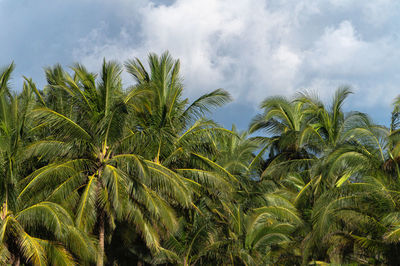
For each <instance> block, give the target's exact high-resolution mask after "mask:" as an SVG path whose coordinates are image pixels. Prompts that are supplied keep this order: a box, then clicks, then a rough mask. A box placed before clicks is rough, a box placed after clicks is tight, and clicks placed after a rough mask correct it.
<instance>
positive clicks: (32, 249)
mask: <svg viewBox="0 0 400 266" xmlns="http://www.w3.org/2000/svg"><path fill="white" fill-rule="evenodd" d="M13 69H14V65H13V64H11V65H9V66H8V67H7V68H5V69H4V71H2V72H1V74H0V109H1V114H0V123H1V127H0V139H1V141H0V143H1V147H0V173H1V176H2V178H1V187H0V189H1V193H0V195H1V201H2V207H1V215H0V219H1V221H0V245H1V247H0V249H1V260H2V262H3V263H4V264H5V262H6V261H8V263H12V264H14V265H19V264H20V263H21V262H24V263H31V264H34V265H47V264H56V265H74V264H75V263H76V262H78V261H80V262H84V261H90V259H91V255H92V250H91V247H92V244H91V240H90V239H89V238H88V237H87V236H86V235H85V234H84V233H83V232H81V231H79V230H78V229H76V228H75V227H74V223H73V219H72V217H71V216H70V213H69V212H68V211H67V210H65V209H64V208H62V207H61V206H60V205H58V204H56V203H53V202H49V201H38V200H37V199H35V197H32V198H21V197H20V196H21V193H22V191H24V190H25V188H26V187H25V184H26V182H25V180H26V178H25V175H27V174H29V173H30V172H31V171H33V170H34V169H35V167H38V166H40V165H38V164H37V162H36V161H35V159H34V158H30V157H27V156H26V155H25V154H24V152H25V148H26V146H27V145H29V143H30V142H31V141H33V140H34V139H35V135H34V134H33V132H32V126H33V124H32V120H31V119H30V112H31V111H32V108H33V107H34V106H35V103H36V101H35V97H34V92H33V90H32V87H31V85H33V83H32V82H31V81H29V80H27V82H25V83H24V86H23V90H22V92H21V93H20V94H19V95H15V94H13V93H11V92H10V88H9V86H8V81H9V79H10V75H11V72H12V70H13ZM39 193H40V192H39Z"/></svg>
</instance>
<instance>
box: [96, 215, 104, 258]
mask: <svg viewBox="0 0 400 266" xmlns="http://www.w3.org/2000/svg"><path fill="white" fill-rule="evenodd" d="M103 265H104V211H101V214H100V221H99V244H98V251H97V266H103Z"/></svg>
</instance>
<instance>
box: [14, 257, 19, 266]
mask: <svg viewBox="0 0 400 266" xmlns="http://www.w3.org/2000/svg"><path fill="white" fill-rule="evenodd" d="M20 264H21V260H20V258H19V256H16V257H15V259H14V263H13V265H14V266H19V265H20Z"/></svg>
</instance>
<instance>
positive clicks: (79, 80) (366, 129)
mask: <svg viewBox="0 0 400 266" xmlns="http://www.w3.org/2000/svg"><path fill="white" fill-rule="evenodd" d="M13 69H14V65H13V64H11V65H9V66H7V67H5V68H4V69H2V70H1V72H0V199H1V202H0V204H1V207H0V264H1V265H159V264H160V265H308V264H312V265H315V264H336V265H337V264H365V265H367V264H374V265H398V264H400V256H399V255H398V254H399V252H400V168H399V163H400V98H397V99H396V100H395V101H394V108H393V112H392V120H391V125H390V126H389V127H385V126H382V125H377V124H375V123H374V122H373V121H372V120H371V119H370V118H369V117H368V115H366V114H364V113H360V112H345V111H344V110H343V104H344V102H345V100H346V99H347V97H349V96H350V95H351V90H350V89H349V88H339V89H337V90H336V93H335V94H334V95H333V99H332V100H331V102H329V103H324V102H323V101H321V100H320V99H318V97H317V96H315V95H313V94H310V93H307V92H303V93H299V94H297V95H295V97H294V98H287V97H284V96H275V97H268V98H266V99H265V100H264V101H263V102H262V103H261V106H260V108H261V112H260V114H259V115H257V116H255V117H254V118H253V119H252V120H251V122H250V125H249V129H248V131H238V130H237V129H236V128H235V126H233V127H232V128H231V129H226V128H224V127H222V126H220V125H218V124H217V123H215V122H214V121H212V120H211V119H209V118H207V116H209V115H210V113H211V112H212V110H214V109H215V108H217V107H220V106H222V105H224V104H226V103H228V102H229V101H230V100H231V98H230V95H229V93H228V92H227V91H225V90H223V89H217V90H215V91H212V92H210V93H207V94H204V95H202V96H200V97H199V98H198V99H196V100H194V101H192V102H191V101H189V100H188V99H186V98H184V96H183V95H184V85H183V78H182V77H181V75H180V63H179V61H178V60H174V59H173V58H172V57H171V56H170V55H169V54H168V53H164V54H162V55H161V56H158V55H156V54H150V55H149V57H148V62H147V64H146V63H143V62H142V61H140V60H139V59H138V58H135V59H132V60H128V61H127V62H125V64H124V65H120V64H119V63H118V62H107V61H105V60H104V61H103V64H102V65H101V69H100V72H99V73H98V74H96V73H92V72H90V71H89V70H87V69H86V68H85V67H84V66H83V65H81V64H75V65H73V66H72V67H71V68H69V69H64V68H63V67H62V66H60V65H55V66H53V67H49V68H46V69H45V75H46V79H47V84H46V86H44V87H43V88H37V86H36V85H35V83H34V82H33V81H32V80H31V79H29V78H26V77H24V84H23V88H22V90H18V89H16V88H15V89H12V88H10V80H11V76H12V72H13ZM124 69H125V70H126V72H127V73H128V75H130V76H131V77H132V78H133V80H134V82H133V83H132V84H130V85H128V86H126V85H124V83H123V82H122V78H121V76H122V73H123V71H124Z"/></svg>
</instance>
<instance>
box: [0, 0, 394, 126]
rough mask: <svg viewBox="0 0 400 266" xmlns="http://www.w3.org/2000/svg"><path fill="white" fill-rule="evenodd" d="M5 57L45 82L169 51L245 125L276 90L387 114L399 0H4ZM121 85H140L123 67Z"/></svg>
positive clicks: (380, 119)
mask: <svg viewBox="0 0 400 266" xmlns="http://www.w3.org/2000/svg"><path fill="white" fill-rule="evenodd" d="M0 26H1V27H0V28H1V30H0V51H1V52H0V66H6V65H7V64H9V63H10V62H12V61H14V62H15V64H16V70H15V72H14V75H13V81H12V84H13V85H14V88H15V89H16V90H19V89H20V87H21V84H22V75H25V76H28V77H31V78H33V80H34V81H35V82H36V83H37V84H38V86H39V87H43V86H44V85H45V78H44V71H43V69H44V68H45V67H47V66H52V65H54V64H56V63H60V64H62V65H63V66H65V67H68V66H71V65H72V64H73V63H74V62H80V63H83V64H84V65H86V66H87V68H88V69H89V70H91V71H96V72H97V71H99V70H100V66H101V62H102V60H103V58H106V59H107V60H117V61H119V62H121V63H123V62H124V61H126V60H127V59H132V58H135V57H138V58H139V59H141V60H142V61H144V62H145V61H146V58H147V55H148V53H149V52H155V53H158V54H161V53H162V52H164V51H166V50H168V51H169V52H170V53H171V55H172V56H173V57H174V58H176V59H180V61H181V73H182V76H183V78H184V85H185V96H186V97H188V98H189V99H191V100H194V99H195V98H197V97H199V96H200V95H202V94H204V93H207V92H210V91H212V90H214V89H217V88H223V89H225V90H227V91H229V92H230V93H231V95H232V97H233V98H234V101H233V102H232V103H230V104H228V105H227V106H225V107H223V108H221V109H218V110H217V111H215V112H214V114H213V118H214V119H215V120H217V121H218V122H220V123H221V124H223V125H224V126H225V127H228V128H229V127H230V126H231V125H232V124H233V123H234V124H236V125H237V126H238V128H240V129H246V128H247V126H248V124H249V122H250V120H251V118H252V117H253V116H254V115H255V114H257V113H259V112H261V111H260V109H259V104H260V102H261V101H262V100H263V99H265V98H266V97H269V96H274V95H284V96H286V97H289V98H290V97H292V96H294V95H295V93H296V92H299V91H304V90H308V91H313V92H316V93H318V95H319V96H320V97H321V98H322V99H324V100H325V101H327V102H329V100H330V99H331V98H332V96H333V94H334V91H335V90H336V89H337V88H338V87H339V86H350V87H351V88H352V90H353V92H354V94H353V95H351V96H350V97H349V99H348V101H347V102H346V105H345V110H347V111H350V110H358V111H362V112H367V113H368V114H369V115H370V116H371V117H372V118H373V119H374V120H375V121H376V122H377V123H381V124H386V125H387V124H388V123H389V119H390V112H391V110H392V103H393V101H394V99H395V98H396V97H397V96H398V95H399V94H400V72H399V69H400V49H399V48H400V36H399V33H400V31H399V29H400V27H399V26H400V1H397V0H393V1H391V0H374V1H365V0H353V1H348V0H321V1H318V0H315V1H313V0H293V1H289V0H280V1H277V0H267V1H262V0H175V1H173V0H165V1H162V0H158V1H150V0H149V1H146V0H136V1H134V0H112V1H110V0H96V1H94V0H68V1H61V0H35V1H32V0H18V1H15V0H0ZM123 79H124V83H125V84H131V83H133V80H132V79H131V78H130V77H129V76H128V75H127V74H124V76H123Z"/></svg>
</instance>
